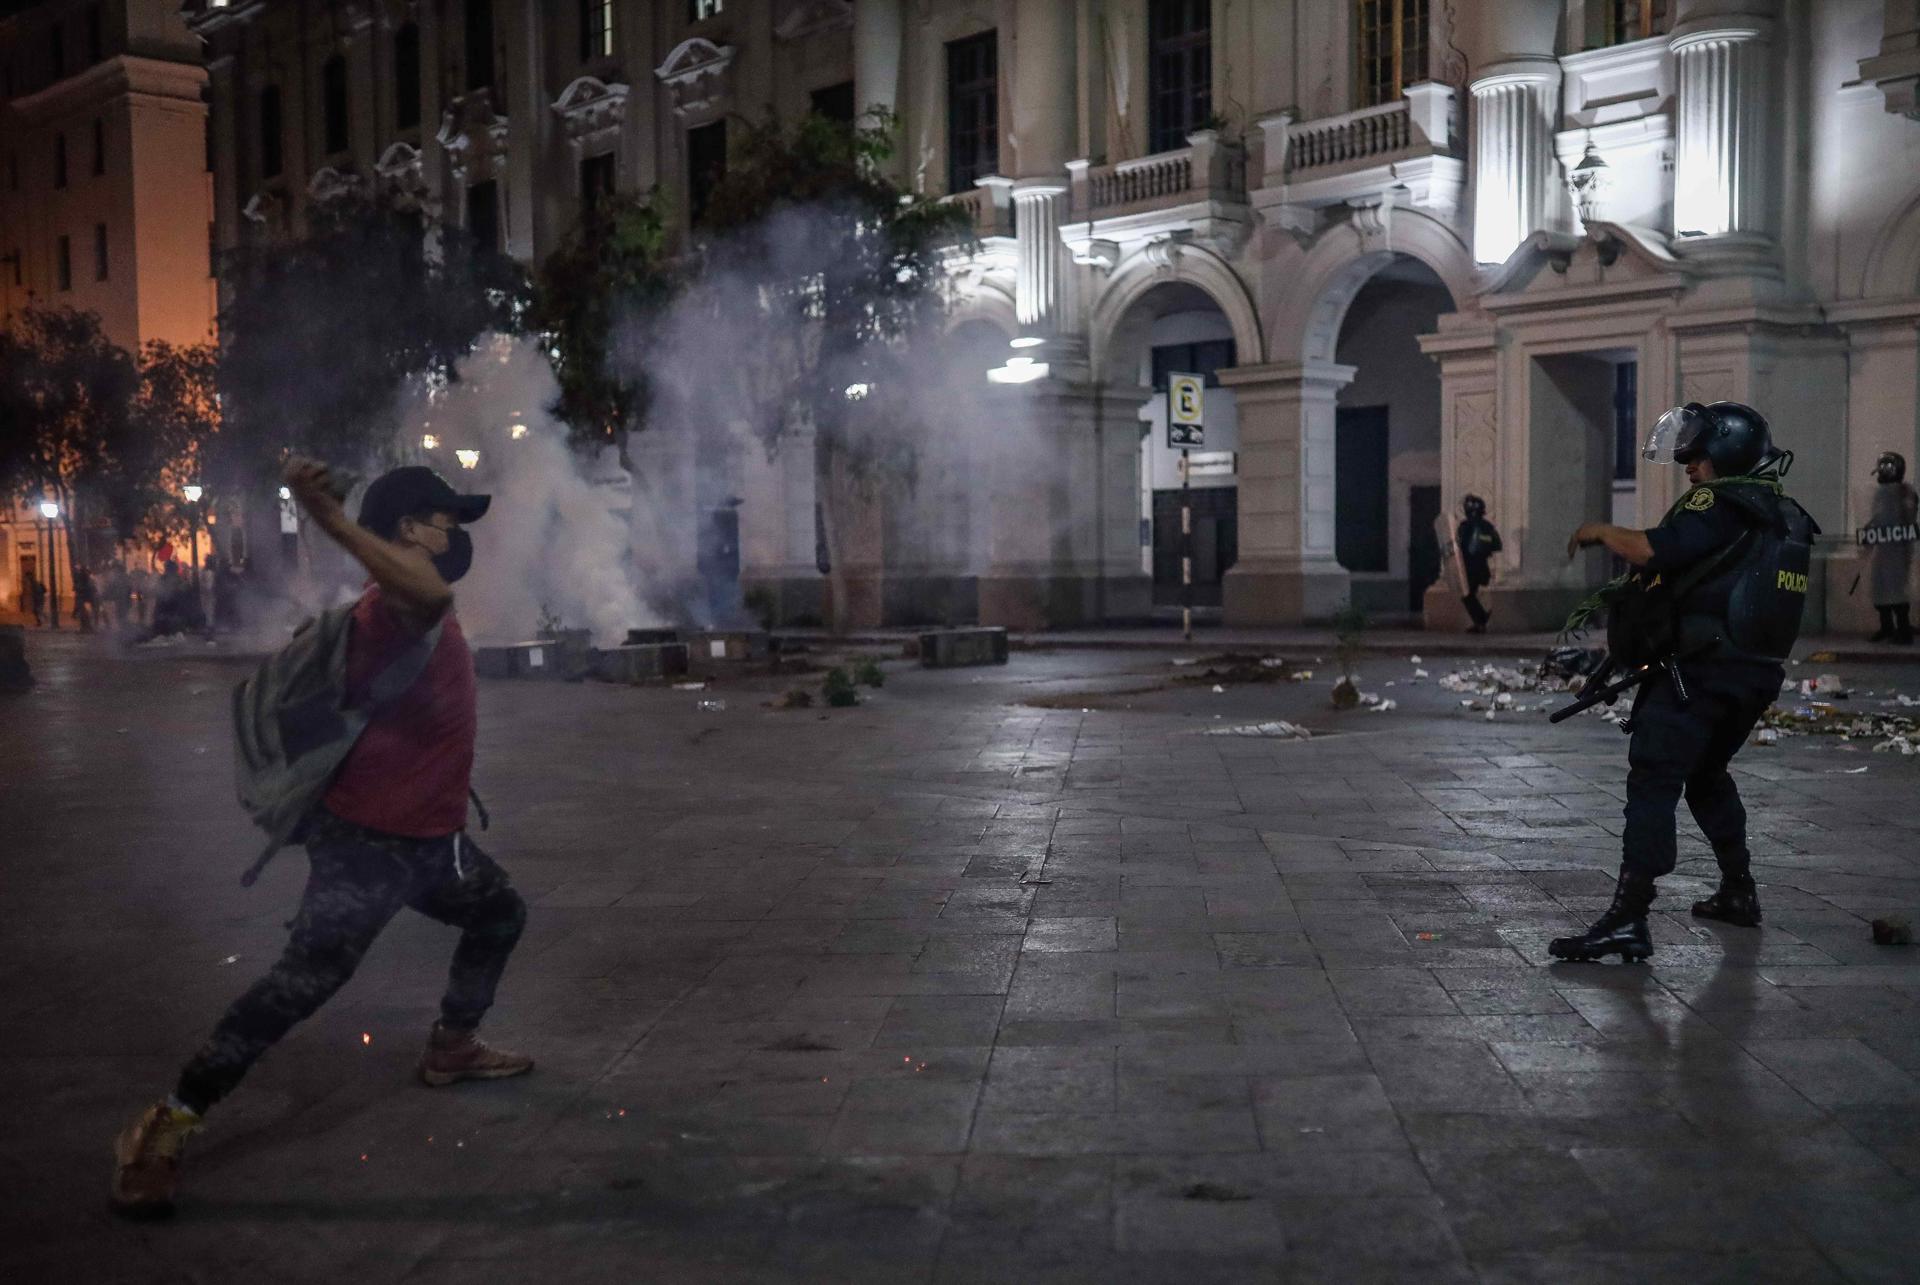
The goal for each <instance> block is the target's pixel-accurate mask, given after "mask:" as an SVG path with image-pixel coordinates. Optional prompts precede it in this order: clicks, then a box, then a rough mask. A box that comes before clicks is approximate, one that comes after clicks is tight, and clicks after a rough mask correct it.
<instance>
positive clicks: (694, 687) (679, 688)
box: [673, 683, 707, 692]
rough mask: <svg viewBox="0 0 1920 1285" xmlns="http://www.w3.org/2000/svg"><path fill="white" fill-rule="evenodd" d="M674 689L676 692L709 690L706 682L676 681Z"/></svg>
mask: <svg viewBox="0 0 1920 1285" xmlns="http://www.w3.org/2000/svg"><path fill="white" fill-rule="evenodd" d="M673 690H674V691H676V692H704V691H706V690H707V685H706V684H705V683H675V684H674V685H673Z"/></svg>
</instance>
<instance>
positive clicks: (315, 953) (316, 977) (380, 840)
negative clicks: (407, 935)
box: [174, 814, 527, 1111]
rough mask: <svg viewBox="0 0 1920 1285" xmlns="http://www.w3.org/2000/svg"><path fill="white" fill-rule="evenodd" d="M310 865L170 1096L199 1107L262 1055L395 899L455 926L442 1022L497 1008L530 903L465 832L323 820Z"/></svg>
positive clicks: (318, 1001)
mask: <svg viewBox="0 0 1920 1285" xmlns="http://www.w3.org/2000/svg"><path fill="white" fill-rule="evenodd" d="M307 858H308V860H309V861H310V862H311V863H312V867H313V869H312V872H311V873H310V874H309V875H308V876H307V889H306V892H305V893H304V894H303V895H302V897H301V899H300V910H299V913H298V914H297V915H295V916H294V920H293V935H292V937H291V938H290V939H289V940H288V942H287V948H286V950H285V952H284V953H283V954H282V955H281V956H280V959H279V961H278V962H277V963H275V964H274V966H273V967H272V968H271V969H269V970H268V971H267V975H266V976H264V977H262V978H261V979H260V980H259V981H257V982H255V983H254V984H253V985H252V987H250V988H249V989H248V990H247V992H246V993H245V994H244V995H242V996H241V997H240V998H239V999H237V1000H235V1001H234V1003H233V1007H231V1008H229V1009H228V1010H227V1013H226V1016H224V1017H222V1018H221V1019H220V1024H219V1025H218V1026H216V1027H215V1028H214V1031H213V1034H212V1035H211V1036H209V1037H208V1039H207V1042H206V1044H204V1045H203V1046H202V1047H201V1049H200V1051H199V1052H198V1053H197V1054H195V1055H194V1058H193V1060H192V1061H191V1062H189V1063H188V1064H187V1067H186V1069H185V1070H184V1071H182V1072H181V1074H180V1083H179V1087H178V1088H177V1089H175V1091H174V1092H175V1095H176V1096H177V1097H178V1098H179V1099H180V1100H181V1101H182V1102H184V1103H186V1104H187V1105H188V1106H190V1107H192V1108H194V1109H195V1110H197V1111H205V1110H206V1109H207V1108H208V1107H210V1106H212V1105H213V1104H214V1103H215V1102H218V1101H219V1100H220V1099H221V1098H223V1097H225V1096H226V1095H227V1094H228V1093H229V1092H231V1091H232V1090H233V1087H234V1086H235V1085H236V1084H238V1083H239V1082H240V1079H241V1077H242V1076H244V1075H245V1074H246V1073H247V1070H248V1068H250V1067H251V1066H252V1065H253V1064H254V1062H256V1061H258V1060H259V1058H260V1055H261V1054H263V1053H265V1052H266V1051H267V1050H268V1049H269V1048H271V1047H272V1046H273V1045H274V1044H275V1043H276V1042H277V1041H278V1040H279V1039H280V1037H281V1036H283V1035H285V1034H286V1033H287V1032H288V1031H289V1030H291V1029H292V1028H293V1026H294V1025H295V1023H297V1022H300V1021H303V1020H305V1019H306V1018H308V1017H310V1016H312V1015H313V1014H314V1012H315V1011H317V1010H318V1009H319V1007H320V1006H321V1005H322V1004H324V1003H326V1002H327V1000H328V999H330V998H331V997H332V996H333V993H334V992H335V991H337V990H339V989H340V988H341V987H342V986H344V985H345V984H346V981H347V979H348V978H349V977H352V976H353V972H354V969H356V968H358V967H359V966H360V960H361V957H362V956H364V955H365V954H366V953H367V948H368V947H369V946H371V945H373V941H374V938H376V937H378V936H379V935H380V932H381V930H382V929H383V928H385V927H386V926H387V923H388V921H390V920H391V919H392V918H393V917H394V916H395V915H396V914H398V913H399V912H400V908H401V907H402V906H410V907H412V908H413V909H414V910H417V911H419V912H420V913H421V914H423V915H426V916H428V917H430V918H433V919H437V920H439V921H440V922H441V923H444V924H452V925H454V926H455V927H457V928H459V929H461V934H460V944H459V946H457V947H456V948H455V949H454V952H453V969H452V975H451V977H450V978H449V980H448V984H447V993H446V996H445V998H443V999H442V1000H441V1001H440V1020H441V1021H442V1022H443V1023H445V1024H446V1025H447V1026H451V1027H458V1028H461V1029H471V1028H472V1027H474V1026H477V1025H479V1023H480V1018H481V1016H482V1015H484V1014H485V1013H486V1011H487V1009H488V1008H490V1007H491V1006H492V1004H493V992H494V988H495V987H496V986H497V985H498V984H499V982H500V974H501V972H502V971H503V970H504V969H505V968H506V966H507V956H509V955H510V954H512V953H513V947H514V944H515V943H516V942H518V941H519V940H520V930H521V929H522V928H523V927H524V926H525V925H526V920H527V907H526V903H525V902H524V901H522V900H521V899H520V894H519V893H517V892H515V891H514V890H513V885H512V883H511V882H509V881H508V879H507V874H506V872H505V871H504V870H502V869H501V868H500V867H499V866H498V865H496V864H494V861H493V858H491V857H489V856H487V854H486V853H484V852H482V851H481V850H480V849H479V848H478V847H477V846H475V844H474V843H473V841H472V840H471V839H469V838H467V837H466V836H465V835H464V834H462V835H455V836H449V837H447V838H441V839H407V838H402V837H400V836H398V835H389V834H380V833H377V832H375V831H372V830H363V829H361V828H360V827H359V826H355V825H350V824H348V823H346V822H344V821H341V820H339V819H338V818H335V817H331V816H326V815H325V814H322V815H321V817H320V818H319V819H318V820H317V821H316V822H314V823H313V825H312V827H311V829H310V830H309V833H308V835H307Z"/></svg>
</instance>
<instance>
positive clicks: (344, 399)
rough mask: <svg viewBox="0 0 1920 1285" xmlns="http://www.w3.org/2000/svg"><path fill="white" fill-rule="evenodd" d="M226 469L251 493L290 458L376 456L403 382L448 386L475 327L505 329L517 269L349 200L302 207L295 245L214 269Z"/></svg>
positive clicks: (347, 460) (376, 204) (516, 291)
mask: <svg viewBox="0 0 1920 1285" xmlns="http://www.w3.org/2000/svg"><path fill="white" fill-rule="evenodd" d="M222 276H223V278H224V282H225V286H226V298H227V304H226V306H225V307H224V308H223V309H222V310H221V313H220V332H221V334H222V336H223V337H224V340H225V350H224V352H223V353H222V355H221V361H220V390H221V394H222V398H223V405H224V410H225V426H226V429H227V432H228V433H229V434H230V435H231V439H232V440H231V441H229V442H227V443H226V444H225V447H224V448H223V449H225V450H226V451H227V452H228V454H227V460H228V463H229V464H230V465H231V466H232V467H235V468H239V469H243V470H244V471H246V472H248V473H249V474H250V475H251V476H252V478H253V480H254V481H256V482H262V483H264V482H265V481H266V480H268V479H269V478H270V477H271V476H272V475H273V474H274V473H275V472H276V471H277V469H278V465H279V461H280V459H281V458H282V456H283V455H284V454H285V453H286V452H287V451H289V450H298V451H302V452H306V453H309V454H313V455H316V456H318V457H320V458H322V459H327V460H330V461H332V462H334V463H337V464H357V463H359V462H361V461H363V460H366V459H367V458H369V457H371V456H376V455H378V454H380V453H381V452H382V450H383V449H384V448H386V447H387V446H389V444H390V441H391V433H392V428H393V424H392V419H391V415H392V411H393V408H394V405H395V399H396V396H397V395H398V394H399V392H400V391H401V388H402V387H403V385H404V384H405V383H406V382H407V381H408V380H409V379H414V378H426V379H431V380H443V381H444V380H448V379H452V378H455V377H456V373H455V366H456V363H458V362H459V360H460V359H461V358H462V357H465V356H466V355H467V354H468V353H469V352H471V351H472V349H473V346H474V344H475V342H476V341H477V340H478V339H479V338H480V336H481V335H483V334H485V333H487V332H488V331H501V332H505V333H514V332H517V331H518V330H519V329H520V328H521V326H522V324H523V322H524V319H525V315H526V309H527V304H528V285H527V280H526V274H525V272H524V271H523V270H522V269H521V268H520V266H519V265H518V264H516V263H514V262H513V260H511V259H509V258H507V257H506V256H505V255H502V254H500V253H498V252H497V251H495V250H493V249H491V248H490V247H482V246H479V245H477V244H476V243H475V242H474V241H473V239H472V238H471V237H469V236H467V235H466V234H465V233H464V232H462V231H461V230H459V229H456V228H448V227H444V226H441V225H438V224H436V223H434V222H433V221H432V220H430V219H429V218H428V217H427V216H426V215H424V214H422V213H421V212H419V211H417V210H410V209H403V208H400V207H398V206H396V205H394V204H392V203H389V202H386V201H383V200H381V199H378V198H375V197H372V196H368V195H365V194H361V193H346V194H343V195H341V196H339V197H337V198H335V199H332V200H329V201H325V202H321V203H319V204H317V205H315V206H313V207H311V208H310V210H309V213H308V230H307V233H306V235H304V236H302V237H300V238H298V239H295V240H290V241H274V242H262V243H259V244H254V245H249V246H246V247H243V248H242V249H241V250H240V251H238V252H236V253H235V254H234V255H233V256H231V257H230V259H229V260H228V262H227V263H225V264H224V265H223V270H222Z"/></svg>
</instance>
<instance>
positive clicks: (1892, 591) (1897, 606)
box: [1861, 451, 1920, 647]
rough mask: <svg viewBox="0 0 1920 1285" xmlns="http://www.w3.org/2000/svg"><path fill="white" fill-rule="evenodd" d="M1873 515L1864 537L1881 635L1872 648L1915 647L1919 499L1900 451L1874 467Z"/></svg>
mask: <svg viewBox="0 0 1920 1285" xmlns="http://www.w3.org/2000/svg"><path fill="white" fill-rule="evenodd" d="M1873 479H1874V481H1876V482H1878V483H1879V484H1880V485H1879V486H1877V487H1875V488H1874V496H1873V512H1872V513H1871V514H1869V515H1868V517H1867V529H1866V530H1865V531H1863V532H1861V541H1862V543H1865V544H1867V546H1868V552H1867V577H1868V580H1869V581H1870V584H1869V588H1870V589H1871V590H1872V591H1873V607H1874V610H1875V611H1877V612H1879V613H1880V629H1879V631H1878V632H1877V633H1875V634H1874V635H1873V637H1871V638H1869V639H1867V641H1868V642H1890V643H1896V644H1898V645H1900V646H1902V647H1907V646H1911V645H1912V643H1913V618H1912V617H1911V616H1909V615H1908V614H1907V612H1908V604H1907V571H1908V568H1910V567H1911V566H1912V565H1913V544H1914V539H1913V537H1914V522H1915V519H1916V516H1920V495H1916V494H1915V493H1914V489H1913V488H1912V487H1911V486H1909V485H1907V461H1906V457H1904V456H1902V455H1901V454H1900V453H1899V452H1898V451H1882V452H1881V454H1880V458H1879V459H1878V460H1877V461H1875V463H1874V466H1873Z"/></svg>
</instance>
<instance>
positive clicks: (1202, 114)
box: [1147, 0, 1213, 152]
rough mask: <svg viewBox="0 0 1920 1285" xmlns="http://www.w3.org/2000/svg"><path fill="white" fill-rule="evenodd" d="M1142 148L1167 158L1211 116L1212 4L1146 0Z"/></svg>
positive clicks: (1196, 0)
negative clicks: (1145, 115) (1145, 104)
mask: <svg viewBox="0 0 1920 1285" xmlns="http://www.w3.org/2000/svg"><path fill="white" fill-rule="evenodd" d="M1147 31H1148V37H1147V39H1148V45H1147V99H1148V122H1147V146H1148V150H1149V151H1151V152H1171V151H1175V150H1177V149H1179V148H1182V147H1185V146H1186V145H1187V135H1189V134H1191V133H1193V132H1194V131H1195V130H1197V129H1200V128H1201V127H1202V126H1204V125H1205V124H1206V122H1207V121H1208V120H1209V119H1210V118H1211V117H1212V115H1213V5H1212V0H1151V3H1150V4H1149V5H1148V9H1147Z"/></svg>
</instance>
